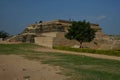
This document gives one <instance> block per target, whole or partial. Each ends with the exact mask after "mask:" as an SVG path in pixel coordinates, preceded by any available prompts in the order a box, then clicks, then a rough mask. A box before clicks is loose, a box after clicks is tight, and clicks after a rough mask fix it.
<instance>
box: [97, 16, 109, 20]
mask: <svg viewBox="0 0 120 80" xmlns="http://www.w3.org/2000/svg"><path fill="white" fill-rule="evenodd" d="M106 18H107V16H97V17H96V20H105V19H106Z"/></svg>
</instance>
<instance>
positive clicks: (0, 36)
mask: <svg viewBox="0 0 120 80" xmlns="http://www.w3.org/2000/svg"><path fill="white" fill-rule="evenodd" d="M8 36H9V34H8V33H7V32H5V31H0V38H3V39H4V38H6V37H8Z"/></svg>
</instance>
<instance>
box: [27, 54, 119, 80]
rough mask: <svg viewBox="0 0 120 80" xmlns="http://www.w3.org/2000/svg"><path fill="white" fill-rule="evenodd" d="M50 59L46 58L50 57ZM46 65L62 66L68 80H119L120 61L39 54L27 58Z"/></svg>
mask: <svg viewBox="0 0 120 80" xmlns="http://www.w3.org/2000/svg"><path fill="white" fill-rule="evenodd" d="M48 56H49V58H46V57H48ZM26 57H27V58H28V59H34V60H40V61H42V63H44V64H50V65H53V66H60V67H61V68H62V69H61V70H62V72H61V73H60V74H62V75H65V76H69V77H70V78H67V79H66V80H106V79H108V80H119V79H120V69H119V67H120V61H114V60H105V59H97V58H91V57H87V56H77V55H72V54H64V53H49V52H48V53H38V54H31V55H27V56H26Z"/></svg>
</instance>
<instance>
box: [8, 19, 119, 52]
mask: <svg viewBox="0 0 120 80" xmlns="http://www.w3.org/2000/svg"><path fill="white" fill-rule="evenodd" d="M71 24H72V22H71V21H67V20H54V21H48V22H42V21H40V23H36V24H31V25H29V26H28V27H26V28H25V30H24V31H23V32H22V33H21V34H19V35H16V36H14V37H12V38H10V39H8V41H16V42H26V43H36V44H39V45H41V46H46V47H49V48H52V47H53V46H71V47H79V43H78V42H77V41H75V40H68V39H66V38H65V37H64V35H65V33H66V32H67V29H68V27H69V26H70V25H71ZM91 28H93V29H95V30H97V32H96V38H95V39H94V40H93V41H91V42H90V43H87V42H86V43H83V47H84V48H92V49H117V50H120V40H113V39H111V37H110V36H108V35H106V34H104V33H103V32H102V29H101V28H100V26H99V25H98V24H91Z"/></svg>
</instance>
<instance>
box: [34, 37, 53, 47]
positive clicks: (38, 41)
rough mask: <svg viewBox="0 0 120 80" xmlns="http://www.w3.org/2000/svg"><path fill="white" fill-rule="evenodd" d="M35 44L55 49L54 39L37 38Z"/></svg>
mask: <svg viewBox="0 0 120 80" xmlns="http://www.w3.org/2000/svg"><path fill="white" fill-rule="evenodd" d="M34 39H35V44H38V45H41V46H45V47H49V48H52V47H53V37H35V38H34Z"/></svg>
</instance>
